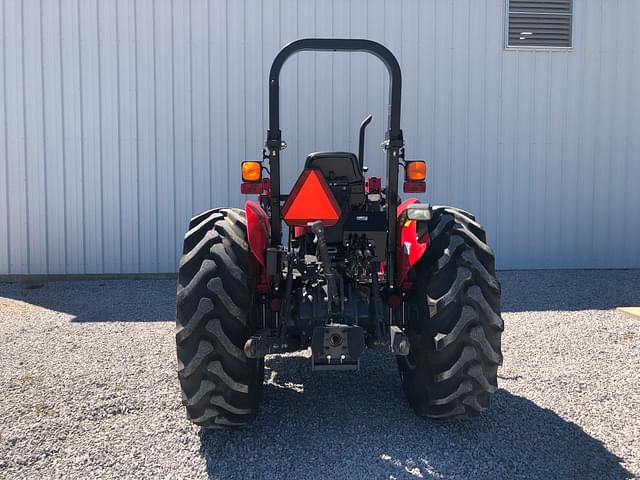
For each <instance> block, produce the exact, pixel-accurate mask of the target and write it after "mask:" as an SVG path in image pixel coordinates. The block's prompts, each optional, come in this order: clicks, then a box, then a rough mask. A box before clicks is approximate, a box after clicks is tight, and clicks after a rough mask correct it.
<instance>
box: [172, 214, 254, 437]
mask: <svg viewBox="0 0 640 480" xmlns="http://www.w3.org/2000/svg"><path fill="white" fill-rule="evenodd" d="M257 271H258V268H257V262H256V260H255V258H254V257H253V255H252V254H251V253H250V251H249V248H248V244H247V229H246V217H245V212H244V211H243V210H239V209H215V210H209V211H207V212H204V213H202V214H200V215H198V216H196V217H194V218H193V219H192V220H191V223H190V224H189V231H188V232H187V233H186V234H185V236H184V249H183V255H182V258H181V259H180V269H179V274H178V293H177V306H176V319H177V332H176V346H177V353H178V378H179V380H180V386H181V388H182V403H183V405H184V406H185V407H186V408H187V416H188V417H189V419H190V420H191V421H192V422H193V423H195V424H197V425H200V426H202V427H208V428H224V427H240V426H244V425H247V424H248V423H250V422H251V421H253V420H254V418H255V416H256V413H257V410H258V404H259V402H260V399H261V395H262V383H263V380H264V361H263V360H256V359H249V358H247V356H246V355H245V353H244V344H245V342H246V341H247V339H248V338H249V336H251V335H252V334H253V333H254V332H255V330H256V318H255V308H254V305H255V288H256V278H257Z"/></svg>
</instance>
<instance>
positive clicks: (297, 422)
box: [200, 353, 632, 479]
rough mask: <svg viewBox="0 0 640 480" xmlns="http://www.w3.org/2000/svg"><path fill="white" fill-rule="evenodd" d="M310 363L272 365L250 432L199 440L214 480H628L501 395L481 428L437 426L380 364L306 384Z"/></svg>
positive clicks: (597, 451) (591, 447)
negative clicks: (416, 413) (417, 412)
mask: <svg viewBox="0 0 640 480" xmlns="http://www.w3.org/2000/svg"><path fill="white" fill-rule="evenodd" d="M309 362H310V360H309V359H308V358H303V357H289V358H284V357H279V356H273V357H270V358H268V359H267V378H269V377H270V375H271V377H272V381H273V383H272V384H265V391H264V400H263V407H262V410H261V414H260V416H259V417H258V420H257V421H256V423H255V424H254V425H252V426H251V427H249V428H247V429H243V430H238V431H232V432H226V431H215V430H214V431H209V430H201V432H200V438H201V449H200V453H201V455H202V456H203V457H204V459H205V460H206V465H207V471H208V473H209V476H210V478H295V479H299V478H314V479H315V478H416V477H418V478H474V479H478V478H487V479H489V478H492V479H493V478H516V477H517V478H532V479H539V478H594V479H596V478H597V479H602V478H629V477H632V475H631V473H630V472H628V471H627V470H625V469H624V468H623V467H622V466H620V461H621V460H620V458H618V457H617V456H615V455H614V454H612V453H611V452H609V451H608V450H607V449H606V448H605V447H604V446H603V444H602V443H601V442H600V441H598V440H596V439H595V438H593V437H591V436H590V435H588V434H587V433H585V432H584V431H583V430H582V429H581V428H580V427H578V426H577V425H575V424H574V423H571V422H568V421H566V420H563V419H562V418H560V417H559V416H558V415H556V414H555V413H554V412H553V411H551V410H548V409H545V408H541V407H539V406H538V405H536V404H535V403H533V402H531V401H529V400H527V399H526V398H524V397H519V396H515V395H512V394H510V393H509V392H507V391H505V390H499V391H498V392H497V393H496V394H495V396H494V402H493V405H492V408H491V409H490V410H489V411H488V412H487V413H486V414H485V415H483V416H481V417H480V418H477V419H474V420H471V421H466V422H455V423H436V422H433V421H429V420H427V419H422V418H417V417H415V416H414V414H413V413H412V412H411V411H410V410H409V408H408V407H407V405H406V403H405V400H404V397H403V394H402V392H401V389H400V384H399V380H398V377H397V374H396V368H395V362H394V361H393V360H390V359H389V358H388V357H386V356H384V355H375V354H371V353H369V354H367V355H366V356H365V358H364V359H363V368H362V371H361V372H360V373H359V374H350V375H345V374H331V373H329V372H327V373H322V374H318V373H314V374H312V373H311V368H310V364H309ZM276 372H277V373H276ZM302 384H304V391H303V392H301V391H299V390H301V386H302Z"/></svg>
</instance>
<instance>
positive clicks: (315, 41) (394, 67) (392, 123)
mask: <svg viewBox="0 0 640 480" xmlns="http://www.w3.org/2000/svg"><path fill="white" fill-rule="evenodd" d="M307 50H314V51H330V52H331V51H333V52H340V51H341V52H367V53H370V54H372V55H375V56H376V57H378V58H379V59H380V60H382V62H383V63H384V64H385V66H386V67H387V71H388V72H389V79H390V85H389V119H388V127H387V135H386V138H387V139H388V140H390V141H393V140H396V141H397V140H398V139H399V140H402V131H401V130H400V106H401V105H400V103H401V102H400V100H401V90H402V73H401V72H400V65H399V64H398V60H396V57H394V56H393V53H391V51H390V50H389V49H388V48H387V47H385V46H384V45H381V44H379V43H378V42H374V41H373V40H365V39H359V38H302V39H300V40H295V41H293V42H291V43H289V44H287V45H285V46H284V47H283V48H282V50H280V52H278V55H276V58H275V59H274V60H273V63H272V64H271V70H270V71H269V130H268V131H267V146H270V145H269V144H270V142H272V143H273V145H271V146H279V145H280V141H281V132H280V70H282V66H283V65H284V63H285V62H286V61H287V59H288V58H289V57H291V56H292V55H293V54H295V53H298V52H302V51H307ZM275 142H278V143H275Z"/></svg>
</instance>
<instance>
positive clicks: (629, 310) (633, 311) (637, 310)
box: [616, 307, 640, 320]
mask: <svg viewBox="0 0 640 480" xmlns="http://www.w3.org/2000/svg"><path fill="white" fill-rule="evenodd" d="M616 310H617V311H618V312H620V313H624V314H625V315H628V316H630V317H633V318H637V319H639V320H640V307H618V308H616Z"/></svg>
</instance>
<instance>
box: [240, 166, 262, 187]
mask: <svg viewBox="0 0 640 480" xmlns="http://www.w3.org/2000/svg"><path fill="white" fill-rule="evenodd" d="M260 180H262V164H261V163H260V162H254V161H247V162H242V181H243V182H259V181H260Z"/></svg>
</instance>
